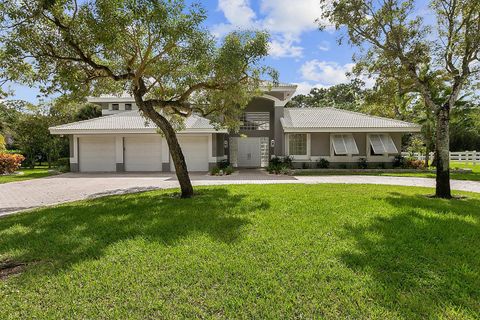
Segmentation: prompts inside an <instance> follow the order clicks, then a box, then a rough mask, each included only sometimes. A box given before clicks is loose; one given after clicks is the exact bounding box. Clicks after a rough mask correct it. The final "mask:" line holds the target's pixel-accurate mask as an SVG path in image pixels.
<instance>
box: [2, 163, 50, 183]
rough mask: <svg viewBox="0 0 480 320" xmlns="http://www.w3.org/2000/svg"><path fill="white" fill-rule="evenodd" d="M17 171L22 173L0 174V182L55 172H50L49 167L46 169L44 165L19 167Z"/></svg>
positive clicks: (38, 176)
mask: <svg viewBox="0 0 480 320" xmlns="http://www.w3.org/2000/svg"><path fill="white" fill-rule="evenodd" d="M18 172H23V174H12V175H8V176H3V175H0V183H7V182H15V181H23V180H30V179H37V178H44V177H48V176H51V175H54V174H56V172H52V171H51V169H48V168H46V167H40V168H35V169H29V168H21V169H19V170H18Z"/></svg>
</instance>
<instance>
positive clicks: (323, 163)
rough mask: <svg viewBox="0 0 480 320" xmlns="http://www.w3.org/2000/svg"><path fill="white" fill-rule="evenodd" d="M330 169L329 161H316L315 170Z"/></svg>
mask: <svg viewBox="0 0 480 320" xmlns="http://www.w3.org/2000/svg"><path fill="white" fill-rule="evenodd" d="M329 167H330V161H328V160H327V159H323V158H322V159H320V160H318V161H317V168H319V169H328V168H329Z"/></svg>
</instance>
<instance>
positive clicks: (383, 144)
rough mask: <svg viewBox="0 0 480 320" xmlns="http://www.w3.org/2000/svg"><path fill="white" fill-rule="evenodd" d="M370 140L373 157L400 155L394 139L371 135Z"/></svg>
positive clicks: (384, 135)
mask: <svg viewBox="0 0 480 320" xmlns="http://www.w3.org/2000/svg"><path fill="white" fill-rule="evenodd" d="M368 140H369V143H370V147H371V149H370V153H371V154H373V155H381V154H386V153H398V150H397V147H396V146H395V143H394V142H393V139H392V137H390V135H388V134H371V135H369V137H368Z"/></svg>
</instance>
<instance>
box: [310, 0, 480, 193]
mask: <svg viewBox="0 0 480 320" xmlns="http://www.w3.org/2000/svg"><path fill="white" fill-rule="evenodd" d="M321 6H322V8H323V16H322V17H321V18H322V19H321V20H319V21H328V23H332V24H333V25H334V26H335V27H336V28H337V29H341V28H344V30H346V38H347V40H348V41H349V42H350V43H351V44H352V45H355V46H357V47H358V48H360V50H361V53H360V54H359V55H357V56H355V57H354V60H355V62H356V63H357V65H356V68H355V70H354V71H355V72H357V73H361V72H368V73H370V74H376V75H377V76H378V79H380V80H385V81H390V80H395V81H396V82H397V84H398V86H399V87H400V88H401V90H402V91H404V92H417V93H419V94H420V95H421V97H422V99H423V100H424V106H425V107H426V108H428V109H429V111H430V112H432V113H434V114H435V117H436V132H435V136H436V144H435V147H436V156H437V189H436V195H437V196H438V197H443V198H450V197H451V192H450V182H449V180H450V178H449V177H450V173H449V116H450V115H449V113H450V109H452V108H453V107H454V105H455V102H456V101H457V99H458V98H459V96H460V94H461V91H462V89H464V88H465V86H467V85H469V84H471V83H472V82H476V81H478V73H479V72H480V63H479V62H480V2H479V1H471V0H431V1H430V8H431V10H432V13H433V16H434V18H435V23H434V24H433V25H432V24H430V23H428V22H426V21H425V19H424V17H423V16H422V15H420V14H418V11H417V10H416V9H417V8H416V7H415V1H414V0H385V1H374V0H336V1H333V2H332V1H328V0H321ZM320 27H321V28H324V27H326V23H324V22H321V25H320ZM344 38H345V37H343V38H341V39H340V40H342V39H344ZM443 85H447V86H448V87H450V89H451V90H450V91H449V93H448V94H447V95H446V96H444V97H443V100H441V101H438V100H437V99H436V98H437V97H438V95H436V93H437V92H438V91H439V88H440V87H441V86H443Z"/></svg>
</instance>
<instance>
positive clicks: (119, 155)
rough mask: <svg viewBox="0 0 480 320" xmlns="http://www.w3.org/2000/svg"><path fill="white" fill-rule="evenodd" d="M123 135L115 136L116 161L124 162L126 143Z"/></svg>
mask: <svg viewBox="0 0 480 320" xmlns="http://www.w3.org/2000/svg"><path fill="white" fill-rule="evenodd" d="M123 143H124V142H123V136H115V162H116V163H124V161H123V153H124V147H125V146H124V144H123Z"/></svg>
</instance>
